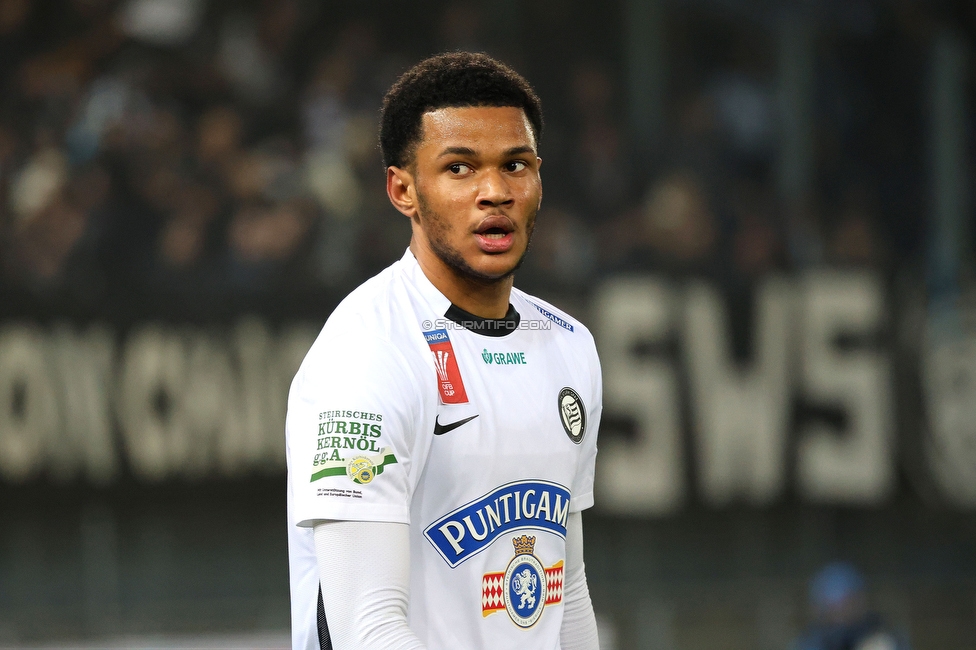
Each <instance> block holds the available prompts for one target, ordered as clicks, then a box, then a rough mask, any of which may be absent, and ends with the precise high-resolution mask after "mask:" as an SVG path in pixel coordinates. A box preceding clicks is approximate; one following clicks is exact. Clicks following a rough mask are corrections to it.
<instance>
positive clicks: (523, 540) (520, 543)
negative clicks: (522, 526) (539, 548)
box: [512, 535, 535, 555]
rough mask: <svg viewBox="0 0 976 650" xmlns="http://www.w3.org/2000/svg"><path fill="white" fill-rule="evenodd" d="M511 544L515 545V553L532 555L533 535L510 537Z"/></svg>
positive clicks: (533, 547) (533, 546) (533, 548)
mask: <svg viewBox="0 0 976 650" xmlns="http://www.w3.org/2000/svg"><path fill="white" fill-rule="evenodd" d="M512 546H514V547H515V555H532V552H533V551H534V550H535V537H529V536H528V535H522V536H521V537H514V538H512Z"/></svg>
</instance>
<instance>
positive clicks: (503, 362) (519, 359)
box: [481, 348, 528, 366]
mask: <svg viewBox="0 0 976 650" xmlns="http://www.w3.org/2000/svg"><path fill="white" fill-rule="evenodd" d="M481 358H482V359H483V360H484V362H485V363H487V364H488V365H492V364H494V365H496V366H524V365H526V364H527V363H528V362H527V361H526V360H525V352H489V351H488V348H485V349H483V350H482V351H481Z"/></svg>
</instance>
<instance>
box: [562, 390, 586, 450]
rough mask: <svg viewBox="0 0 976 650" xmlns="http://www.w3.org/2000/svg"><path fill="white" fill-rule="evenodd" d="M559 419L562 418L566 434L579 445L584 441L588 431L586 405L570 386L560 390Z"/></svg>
mask: <svg viewBox="0 0 976 650" xmlns="http://www.w3.org/2000/svg"><path fill="white" fill-rule="evenodd" d="M559 419H560V420H562V423H563V429H565V430H566V435H567V436H569V439H570V440H572V441H573V442H575V443H576V444H577V445H578V444H579V443H581V442H583V434H584V433H586V407H585V406H583V400H582V399H580V396H579V393H577V392H576V391H575V390H573V389H572V388H569V387H568V386H567V387H566V388H564V389H562V390H561V391H559Z"/></svg>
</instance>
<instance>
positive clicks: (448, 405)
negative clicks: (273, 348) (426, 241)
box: [286, 251, 602, 650]
mask: <svg viewBox="0 0 976 650" xmlns="http://www.w3.org/2000/svg"><path fill="white" fill-rule="evenodd" d="M511 303H512V305H513V307H514V308H515V310H516V311H517V312H518V313H519V314H520V315H521V318H522V326H521V327H520V328H519V329H518V330H516V331H514V332H511V333H509V334H507V335H505V336H503V337H491V336H486V335H484V334H481V333H477V332H474V331H470V330H467V329H463V328H460V327H459V326H456V325H455V324H453V323H447V322H446V321H445V318H444V314H445V313H446V312H447V310H448V308H449V307H450V302H449V301H448V300H447V298H445V297H444V296H443V295H442V294H441V293H440V292H439V291H437V289H436V288H435V287H434V286H433V285H432V284H431V283H430V282H429V281H428V280H427V278H426V277H425V276H424V274H423V272H422V271H421V269H420V267H419V265H418V264H417V262H416V260H415V259H414V257H413V255H412V254H411V253H410V252H409V251H408V252H407V253H406V254H405V255H404V257H403V258H402V259H401V260H400V261H399V262H397V263H395V264H393V265H392V266H391V267H390V268H388V269H386V270H385V271H383V272H382V273H380V274H379V275H378V276H376V277H374V278H372V279H371V280H369V281H367V282H366V283H365V284H363V285H362V286H361V287H359V288H358V289H357V290H355V291H354V292H353V293H351V294H350V295H349V296H348V297H347V298H346V299H345V300H344V301H343V302H342V303H341V304H340V305H339V306H338V307H337V308H336V310H335V312H333V314H332V316H330V318H329V320H328V322H327V323H326V324H325V327H324V328H323V330H322V332H321V334H320V335H319V337H318V339H316V341H315V343H314V344H313V346H312V348H311V350H310V351H309V353H308V355H307V356H306V358H305V361H304V362H303V363H302V366H301V368H300V370H299V371H298V374H297V375H296V376H295V379H294V381H293V382H292V386H291V391H290V393H289V399H288V418H287V422H286V440H287V443H286V444H287V459H288V468H289V481H288V522H289V551H290V556H289V560H290V568H291V590H292V626H293V627H292V630H293V645H294V647H295V648H300V649H302V650H309V649H314V648H317V647H318V641H317V636H316V627H315V621H316V616H315V610H316V608H317V602H318V582H319V581H318V579H317V577H318V570H317V565H316V562H315V551H314V539H313V535H312V533H311V530H310V529H309V527H310V526H312V525H313V523H314V522H315V521H317V520H347V521H374V522H393V523H403V524H408V525H409V541H410V544H409V547H410V594H411V597H410V607H409V609H408V613H407V618H408V623H409V626H410V628H411V630H413V632H414V633H415V634H416V636H417V638H418V639H420V641H421V642H423V643H424V644H425V645H426V646H427V647H428V648H430V649H431V650H441V649H447V648H466V649H467V650H478V649H480V648H498V647H532V648H537V649H539V650H555V649H556V648H558V646H559V631H560V626H561V623H562V615H563V602H562V586H563V579H564V578H563V574H564V572H565V568H566V567H565V565H564V563H565V561H566V541H565V535H566V528H565V526H566V524H567V519H568V515H569V513H574V512H579V511H581V510H583V509H585V508H588V507H590V506H591V505H592V503H593V468H594V460H595V456H596V438H597V430H598V427H599V420H600V414H601V410H602V385H601V379H600V368H599V361H598V359H597V355H596V349H595V347H594V345H593V339H592V336H591V335H590V333H589V332H588V331H587V330H586V328H585V327H583V326H582V325H581V324H580V323H579V322H578V321H576V320H575V319H573V318H571V317H570V316H568V315H566V314H564V313H563V312H561V311H559V310H558V309H556V308H554V307H552V306H551V305H548V304H546V303H545V302H543V301H540V300H538V299H535V298H532V297H530V296H527V295H526V294H524V293H522V292H521V291H519V290H517V289H515V290H513V291H512V295H511ZM445 323H446V324H445ZM435 353H436V354H437V355H439V356H435ZM445 355H446V356H445ZM435 359H439V360H440V361H444V360H445V359H450V361H451V363H450V364H448V365H447V366H442V367H441V368H438V367H436V366H435ZM451 364H456V366H454V365H451ZM439 370H440V372H439ZM445 371H446V375H445V376H444V377H442V376H441V373H444V372H445ZM567 391H568V392H567ZM462 394H463V395H464V396H465V398H464V399H460V397H459V396H461V395H462ZM567 395H568V396H567ZM561 400H562V401H561ZM564 402H568V403H569V405H570V407H574V406H580V407H581V409H580V411H579V412H577V413H574V412H573V408H569V410H568V411H567V410H566V409H565V408H561V404H563V406H565V404H564ZM567 413H568V415H567ZM583 413H585V418H583V417H581V416H582V415H583ZM468 418H473V419H470V420H468V421H466V422H464V423H463V424H461V425H459V426H457V427H456V428H454V429H452V430H450V431H447V432H444V433H443V435H435V434H434V431H435V426H443V425H448V424H452V423H458V422H461V421H462V420H467V419H468ZM584 419H585V427H582V429H580V428H579V425H580V424H582V420H584ZM564 422H566V423H568V424H564ZM568 427H569V428H572V430H571V431H570V433H572V434H573V435H570V433H567V431H569V428H568ZM573 427H575V428H573ZM576 434H579V435H576ZM523 535H524V536H526V539H525V540H521V537H522V536H523ZM519 540H521V541H519ZM516 542H519V543H520V544H521V546H519V545H517V544H516ZM516 560H518V561H516ZM360 561H361V562H362V563H367V562H370V561H371V559H370V557H369V556H368V554H366V553H363V554H362V555H361V556H360ZM508 568H512V569H513V570H514V569H515V568H518V570H519V571H518V572H519V574H525V571H528V574H525V576H526V577H525V582H524V583H523V582H520V581H518V580H515V579H514V577H513V576H514V574H512V575H510V576H509V578H510V579H511V580H512V581H513V582H512V584H514V585H521V586H522V587H523V589H522V592H520V593H519V594H515V591H514V589H515V587H513V590H512V591H510V592H507V593H509V596H508V597H507V598H506V597H505V595H504V594H505V593H506V592H504V590H501V589H500V587H501V586H502V584H503V582H504V579H503V578H504V574H505V572H506V571H507V569H508ZM499 576H501V577H499ZM533 576H534V577H533ZM513 594H515V595H514V596H513ZM543 594H546V598H544V599H540V598H539V596H541V595H543ZM503 601H505V602H503ZM519 601H521V602H519ZM512 603H515V604H512ZM519 607H522V609H518V608H519ZM518 617H522V618H521V619H520V620H521V621H522V623H521V624H520V623H518V622H517V618H518Z"/></svg>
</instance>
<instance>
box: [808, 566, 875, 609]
mask: <svg viewBox="0 0 976 650" xmlns="http://www.w3.org/2000/svg"><path fill="white" fill-rule="evenodd" d="M863 592H864V576H862V575H861V573H860V571H858V570H857V569H856V568H855V567H854V565H852V564H850V563H847V562H833V563H831V564H828V565H827V566H825V567H824V568H823V569H821V570H820V572H819V573H818V574H817V575H816V576H814V577H813V580H811V581H810V592H809V599H810V604H811V605H813V606H814V607H816V608H817V609H818V610H824V609H830V608H836V607H838V606H839V605H842V604H843V603H844V602H845V601H847V600H848V599H850V598H851V597H852V596H856V595H859V594H861V593H863Z"/></svg>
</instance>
